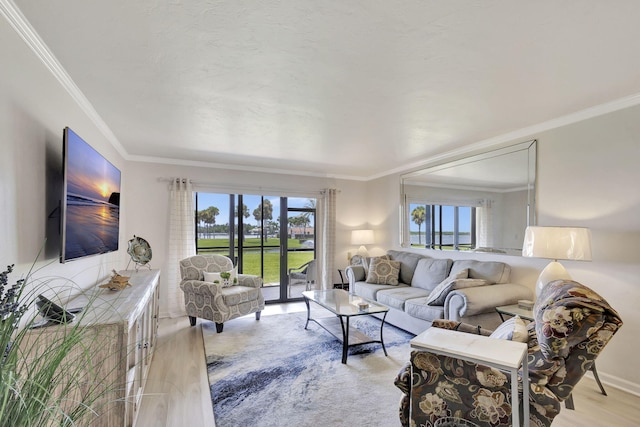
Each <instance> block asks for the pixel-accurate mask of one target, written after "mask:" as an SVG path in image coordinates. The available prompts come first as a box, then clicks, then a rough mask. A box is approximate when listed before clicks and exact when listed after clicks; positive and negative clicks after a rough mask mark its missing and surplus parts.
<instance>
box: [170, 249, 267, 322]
mask: <svg viewBox="0 0 640 427" xmlns="http://www.w3.org/2000/svg"><path fill="white" fill-rule="evenodd" d="M233 270H234V268H233V263H232V262H231V260H230V259H229V258H227V257H226V256H223V255H216V254H206V255H195V256H192V257H189V258H186V259H183V260H182V261H180V276H181V277H182V281H181V282H180V289H182V291H183V292H184V303H185V308H186V311H187V315H188V316H189V320H190V322H191V326H194V325H195V324H196V318H198V317H200V318H202V319H207V320H212V321H214V322H215V323H216V331H217V332H218V333H220V332H222V327H223V324H224V322H226V321H227V320H231V319H235V318H236V317H240V316H244V315H246V314H249V313H256V320H260V312H261V311H262V310H263V309H264V297H263V296H262V290H261V288H262V278H261V277H258V276H252V275H249V274H238V275H237V281H236V283H229V284H225V283H223V281H219V280H215V281H209V282H208V281H205V273H222V272H230V273H233ZM207 275H208V274H207Z"/></svg>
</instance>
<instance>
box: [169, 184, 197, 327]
mask: <svg viewBox="0 0 640 427" xmlns="http://www.w3.org/2000/svg"><path fill="white" fill-rule="evenodd" d="M169 210H170V212H169V256H168V260H167V272H166V283H167V289H166V292H165V293H164V295H163V296H162V297H163V299H164V301H165V304H164V313H162V317H179V316H186V312H185V308H184V294H183V292H182V290H181V289H180V286H179V285H180V266H179V262H180V260H182V259H185V258H187V257H190V256H192V255H195V254H196V246H195V239H194V236H195V221H194V215H195V212H194V205H193V189H192V187H191V181H190V180H189V179H185V178H176V179H172V180H171V188H170V192H169Z"/></svg>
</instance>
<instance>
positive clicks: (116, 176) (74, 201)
mask: <svg viewBox="0 0 640 427" xmlns="http://www.w3.org/2000/svg"><path fill="white" fill-rule="evenodd" d="M63 145H64V156H63V157H64V168H63V169H64V194H63V198H62V200H63V202H62V245H61V246H62V250H61V256H60V261H61V262H67V261H71V260H75V259H79V258H84V257H87V256H91V255H97V254H104V253H107V252H112V251H117V250H118V236H119V231H120V230H119V226H120V170H119V169H118V168H116V167H115V166H114V165H112V164H111V163H110V162H109V161H108V160H107V159H105V158H104V157H103V156H102V155H100V153H98V152H97V151H96V150H94V149H93V148H92V147H91V146H90V145H89V144H87V143H86V142H85V141H84V140H83V139H82V138H80V137H79V136H78V134H76V133H75V132H74V131H72V130H71V129H69V128H68V127H66V128H65V129H64V137H63Z"/></svg>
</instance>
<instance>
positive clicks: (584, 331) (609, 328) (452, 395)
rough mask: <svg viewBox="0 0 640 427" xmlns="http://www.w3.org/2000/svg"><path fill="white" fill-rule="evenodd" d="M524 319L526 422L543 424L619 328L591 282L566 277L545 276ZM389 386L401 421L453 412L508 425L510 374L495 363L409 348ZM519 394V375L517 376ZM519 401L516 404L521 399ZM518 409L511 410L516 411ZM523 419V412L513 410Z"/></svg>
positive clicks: (431, 420)
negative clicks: (530, 318) (395, 392)
mask: <svg viewBox="0 0 640 427" xmlns="http://www.w3.org/2000/svg"><path fill="white" fill-rule="evenodd" d="M533 313H534V318H535V321H534V322H531V323H529V324H528V335H529V337H528V343H527V345H528V368H529V384H527V386H528V387H529V388H530V394H529V404H530V417H529V420H530V424H531V426H550V425H551V422H552V421H553V418H554V417H555V416H556V415H557V414H558V413H559V412H560V404H561V402H562V401H564V400H565V399H568V398H569V397H570V396H571V392H572V391H573V388H574V386H575V385H576V384H577V383H578V381H579V380H580V379H581V378H582V376H583V375H584V373H585V372H586V371H587V370H589V368H590V367H591V365H592V364H593V362H594V360H595V359H596V357H597V356H598V354H599V353H600V352H601V351H602V349H603V348H604V347H605V345H606V344H607V343H608V342H609V340H610V339H611V337H612V336H613V335H614V334H615V333H616V332H617V331H618V329H620V327H621V326H622V321H621V319H620V316H619V315H618V313H617V312H616V311H615V310H613V309H612V308H611V306H609V304H608V303H607V302H606V301H605V300H604V299H603V298H602V297H601V296H600V295H598V294H596V293H595V292H593V291H592V290H591V289H589V288H587V287H586V286H583V285H581V284H579V283H577V282H574V281H570V280H557V281H555V282H551V283H549V284H548V285H547V286H546V287H545V288H544V290H543V291H542V293H541V295H540V296H539V297H538V300H537V301H536V304H535V306H534V309H533ZM433 326H434V327H441V328H446V329H455V330H459V331H463V332H471V333H479V334H482V335H489V334H490V331H486V330H483V329H480V328H476V327H473V326H470V325H465V324H461V323H459V322H455V321H448V320H440V321H437V322H434V324H433ZM395 383H396V386H397V387H398V388H400V389H401V390H402V391H403V393H404V395H403V397H402V399H401V401H400V421H401V423H402V425H403V426H409V425H411V426H412V427H413V426H425V427H430V426H433V425H435V423H436V421H437V420H438V419H441V418H445V417H457V418H462V419H463V420H468V421H470V422H472V423H474V424H476V425H479V426H509V425H511V424H512V423H511V417H512V414H511V402H512V399H514V398H520V399H521V398H522V395H521V394H520V397H513V396H511V388H510V384H509V377H508V376H507V375H506V374H504V373H503V372H500V371H498V370H496V369H493V368H490V367H487V366H482V365H479V364H476V363H473V362H467V361H463V360H460V359H456V358H453V357H445V356H439V355H435V354H432V353H429V352H426V351H413V352H412V353H411V361H410V362H409V363H407V365H406V366H405V367H404V368H403V369H402V370H401V371H400V373H399V374H398V377H397V378H396V381H395ZM519 388H520V393H522V378H520V384H519ZM520 408H522V405H520ZM516 416H518V415H516ZM520 417H521V418H522V414H520Z"/></svg>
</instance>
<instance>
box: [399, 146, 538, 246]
mask: <svg viewBox="0 0 640 427" xmlns="http://www.w3.org/2000/svg"><path fill="white" fill-rule="evenodd" d="M535 172H536V141H535V140H533V141H526V142H523V143H519V144H515V145H511V146H508V147H503V148H500V149H496V150H492V151H489V152H486V153H481V154H477V155H474V156H470V157H466V158H463V159H458V160H455V161H451V162H447V163H443V164H439V165H436V166H431V167H428V168H424V169H420V170H417V171H414V172H411V173H408V174H405V175H403V176H402V177H401V186H402V201H403V203H402V246H404V247H413V248H428V249H442V250H471V251H476V252H492V253H501V254H509V255H520V254H521V253H522V242H523V239H524V231H525V229H526V227H527V226H528V225H535V181H536V180H535Z"/></svg>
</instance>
